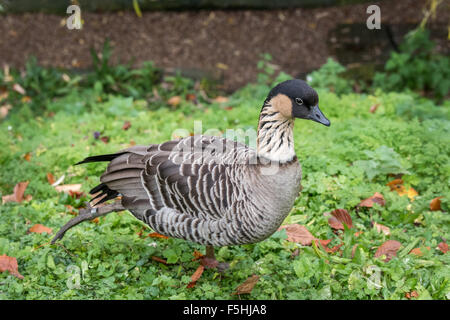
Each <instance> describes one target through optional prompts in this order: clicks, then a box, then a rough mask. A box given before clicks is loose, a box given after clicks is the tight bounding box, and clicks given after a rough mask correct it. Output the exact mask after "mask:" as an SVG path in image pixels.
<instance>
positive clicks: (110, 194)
mask: <svg viewBox="0 0 450 320" xmlns="http://www.w3.org/2000/svg"><path fill="white" fill-rule="evenodd" d="M99 192H100V193H99ZM96 193H99V194H98V195H96V196H95V197H94V198H92V199H91V200H90V202H92V201H95V200H97V199H100V200H99V201H97V202H96V203H95V205H98V204H100V203H103V202H106V201H108V200H111V199H114V198H117V196H119V193H118V192H117V191H115V190H111V189H110V188H108V186H107V185H106V184H104V183H100V184H99V185H98V186H96V187H95V188H93V189H92V190H91V191H89V194H96Z"/></svg>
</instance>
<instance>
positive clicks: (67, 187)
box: [55, 183, 81, 193]
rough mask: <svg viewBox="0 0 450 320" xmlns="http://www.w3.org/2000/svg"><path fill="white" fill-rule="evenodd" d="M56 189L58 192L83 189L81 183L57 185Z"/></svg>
mask: <svg viewBox="0 0 450 320" xmlns="http://www.w3.org/2000/svg"><path fill="white" fill-rule="evenodd" d="M55 190H56V191H58V192H64V193H70V192H78V191H80V190H81V184H80V183H76V184H62V185H60V186H56V187H55Z"/></svg>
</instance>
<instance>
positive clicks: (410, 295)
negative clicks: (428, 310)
mask: <svg viewBox="0 0 450 320" xmlns="http://www.w3.org/2000/svg"><path fill="white" fill-rule="evenodd" d="M405 297H406V298H407V299H411V298H418V297H419V294H418V293H417V291H415V290H413V291H411V292H405Z"/></svg>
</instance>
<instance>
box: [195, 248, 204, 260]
mask: <svg viewBox="0 0 450 320" xmlns="http://www.w3.org/2000/svg"><path fill="white" fill-rule="evenodd" d="M203 257H204V255H203V253H201V252H200V251H197V250H194V259H192V261H195V260H198V259H201V258H203Z"/></svg>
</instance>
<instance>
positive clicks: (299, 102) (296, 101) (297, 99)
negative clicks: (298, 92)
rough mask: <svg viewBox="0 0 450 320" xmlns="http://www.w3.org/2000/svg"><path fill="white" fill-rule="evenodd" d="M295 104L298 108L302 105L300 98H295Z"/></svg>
mask: <svg viewBox="0 0 450 320" xmlns="http://www.w3.org/2000/svg"><path fill="white" fill-rule="evenodd" d="M295 103H297V104H298V105H299V106H301V105H302V104H303V100H302V99H300V98H295Z"/></svg>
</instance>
